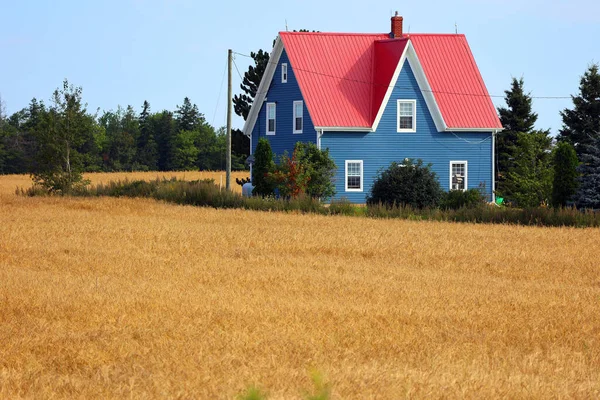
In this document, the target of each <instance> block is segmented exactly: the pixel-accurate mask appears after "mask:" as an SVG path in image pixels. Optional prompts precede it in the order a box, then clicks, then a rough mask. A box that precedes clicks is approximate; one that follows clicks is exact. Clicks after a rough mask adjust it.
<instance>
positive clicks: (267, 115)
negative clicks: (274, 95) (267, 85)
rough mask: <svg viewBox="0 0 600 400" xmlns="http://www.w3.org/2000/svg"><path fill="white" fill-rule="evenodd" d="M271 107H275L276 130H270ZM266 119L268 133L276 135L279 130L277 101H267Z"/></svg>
mask: <svg viewBox="0 0 600 400" xmlns="http://www.w3.org/2000/svg"><path fill="white" fill-rule="evenodd" d="M271 107H272V108H274V109H275V118H274V119H273V121H275V122H274V123H273V128H274V129H275V130H274V131H269V109H270V108H271ZM265 120H266V121H267V126H266V132H267V135H274V134H275V132H276V131H277V104H276V103H267V109H266V118H265Z"/></svg>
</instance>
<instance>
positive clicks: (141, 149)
mask: <svg viewBox="0 0 600 400" xmlns="http://www.w3.org/2000/svg"><path fill="white" fill-rule="evenodd" d="M138 124H139V127H140V128H139V129H140V134H139V136H138V140H137V160H136V164H137V165H138V168H139V169H143V170H150V171H155V170H156V169H157V168H158V148H157V145H156V140H155V139H154V131H153V129H152V128H153V126H152V121H151V120H150V103H148V102H147V101H144V105H143V106H142V112H141V113H140V116H139V118H138Z"/></svg>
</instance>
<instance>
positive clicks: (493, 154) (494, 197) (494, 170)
mask: <svg viewBox="0 0 600 400" xmlns="http://www.w3.org/2000/svg"><path fill="white" fill-rule="evenodd" d="M496 133H498V131H492V203H494V204H496V193H495V192H496V168H495V167H496Z"/></svg>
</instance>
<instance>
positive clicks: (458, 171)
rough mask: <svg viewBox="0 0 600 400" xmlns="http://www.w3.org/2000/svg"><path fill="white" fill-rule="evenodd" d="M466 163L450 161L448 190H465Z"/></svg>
mask: <svg viewBox="0 0 600 400" xmlns="http://www.w3.org/2000/svg"><path fill="white" fill-rule="evenodd" d="M467 174H468V171H467V162H466V161H450V189H451V190H467V185H468V181H467Z"/></svg>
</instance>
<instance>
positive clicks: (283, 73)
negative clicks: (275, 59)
mask: <svg viewBox="0 0 600 400" xmlns="http://www.w3.org/2000/svg"><path fill="white" fill-rule="evenodd" d="M281 83H287V64H286V63H283V64H281Z"/></svg>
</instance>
